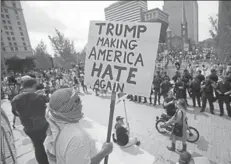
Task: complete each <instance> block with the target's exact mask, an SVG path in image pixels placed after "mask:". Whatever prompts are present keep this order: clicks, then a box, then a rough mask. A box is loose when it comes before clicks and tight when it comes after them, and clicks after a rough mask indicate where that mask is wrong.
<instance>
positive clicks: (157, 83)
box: [153, 74, 162, 105]
mask: <svg viewBox="0 0 231 164" xmlns="http://www.w3.org/2000/svg"><path fill="white" fill-rule="evenodd" d="M161 82H162V78H161V76H160V74H157V75H156V76H155V77H154V80H153V84H154V105H156V101H157V100H158V104H159V105H160V96H161V95H160V85H161Z"/></svg>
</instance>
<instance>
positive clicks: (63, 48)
mask: <svg viewBox="0 0 231 164" xmlns="http://www.w3.org/2000/svg"><path fill="white" fill-rule="evenodd" d="M55 32H56V35H55V36H50V35H49V36H48V38H49V39H50V41H51V44H52V47H53V49H54V51H55V54H56V55H57V56H59V57H61V58H62V59H63V60H64V62H65V63H68V64H70V65H71V64H72V63H76V61H77V57H76V56H77V53H76V50H75V47H74V42H73V41H71V40H69V39H68V38H66V37H65V36H64V34H62V33H61V32H60V31H59V30H57V29H55Z"/></svg>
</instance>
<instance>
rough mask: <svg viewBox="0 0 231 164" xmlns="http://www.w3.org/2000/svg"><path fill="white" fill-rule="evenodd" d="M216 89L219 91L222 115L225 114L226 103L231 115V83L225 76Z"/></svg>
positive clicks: (230, 115)
mask: <svg viewBox="0 0 231 164" xmlns="http://www.w3.org/2000/svg"><path fill="white" fill-rule="evenodd" d="M216 91H217V93H218V104H219V108H220V116H223V115H224V107H223V105H224V103H225V105H226V110H227V113H228V115H229V117H231V107H230V94H231V83H230V82H228V81H227V79H226V78H223V79H222V81H219V82H218V85H217V88H216Z"/></svg>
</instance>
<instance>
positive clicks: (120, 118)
mask: <svg viewBox="0 0 231 164" xmlns="http://www.w3.org/2000/svg"><path fill="white" fill-rule="evenodd" d="M123 119H124V118H123V117H121V116H117V117H116V121H119V120H123Z"/></svg>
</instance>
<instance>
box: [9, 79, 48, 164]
mask: <svg viewBox="0 0 231 164" xmlns="http://www.w3.org/2000/svg"><path fill="white" fill-rule="evenodd" d="M22 86H23V90H22V91H21V93H19V94H18V95H17V96H15V97H14V98H13V100H12V102H11V106H12V113H13V114H14V115H15V116H18V117H19V118H20V121H21V123H22V125H23V127H24V132H25V133H26V134H27V135H28V136H29V137H30V139H31V140H32V143H33V145H34V149H35V157H36V160H37V162H38V163H39V164H49V162H48V159H47V156H46V152H45V149H44V146H43V142H44V140H45V138H46V131H47V128H48V122H47V121H46V118H45V111H46V103H47V102H48V99H47V97H46V96H44V95H43V94H41V93H36V87H37V82H36V80H35V79H34V78H27V79H26V80H24V81H23V84H22Z"/></svg>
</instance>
